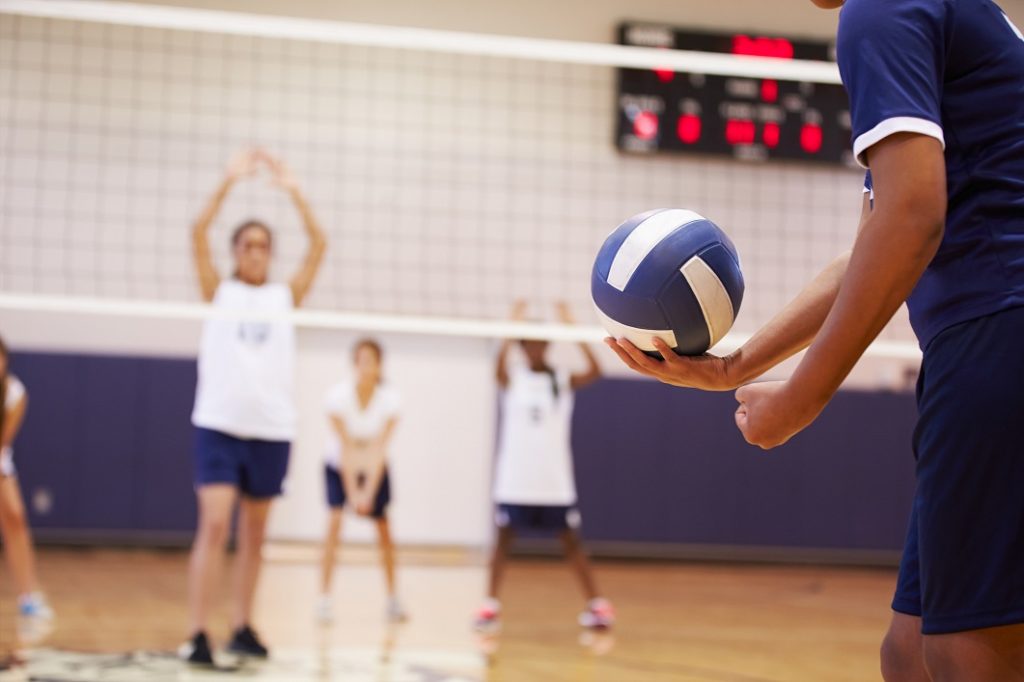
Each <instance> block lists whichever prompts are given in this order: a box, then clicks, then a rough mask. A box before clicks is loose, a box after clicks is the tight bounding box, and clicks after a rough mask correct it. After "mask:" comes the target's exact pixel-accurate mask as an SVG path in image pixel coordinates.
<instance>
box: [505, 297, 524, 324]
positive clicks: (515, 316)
mask: <svg viewBox="0 0 1024 682" xmlns="http://www.w3.org/2000/svg"><path fill="white" fill-rule="evenodd" d="M527 308H528V304H527V302H526V299H525V298H520V299H517V300H516V302H515V303H513V304H512V313H511V314H510V315H509V319H510V320H512V321H513V322H525V321H526V310H527Z"/></svg>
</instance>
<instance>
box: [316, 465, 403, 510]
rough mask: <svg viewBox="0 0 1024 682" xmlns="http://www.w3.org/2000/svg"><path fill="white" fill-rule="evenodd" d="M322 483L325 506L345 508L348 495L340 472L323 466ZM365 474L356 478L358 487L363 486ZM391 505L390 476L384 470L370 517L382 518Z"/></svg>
mask: <svg viewBox="0 0 1024 682" xmlns="http://www.w3.org/2000/svg"><path fill="white" fill-rule="evenodd" d="M324 481H325V482H326V484H327V504H328V506H330V507H333V508H341V507H344V506H345V501H346V500H347V499H348V494H347V493H346V492H345V479H344V478H342V476H341V472H339V471H338V470H337V469H335V468H334V467H332V466H328V465H326V464H325V465H324ZM365 481H366V474H360V475H359V476H358V477H357V478H356V484H357V485H359V486H360V487H361V486H363V485H365ZM389 504H391V476H389V475H388V470H387V469H385V470H384V473H383V475H381V477H380V484H379V485H378V486H377V496H376V497H374V498H373V511H372V512H371V513H370V516H371V517H372V518H375V519H382V518H384V514H385V512H386V511H387V508H388V505H389Z"/></svg>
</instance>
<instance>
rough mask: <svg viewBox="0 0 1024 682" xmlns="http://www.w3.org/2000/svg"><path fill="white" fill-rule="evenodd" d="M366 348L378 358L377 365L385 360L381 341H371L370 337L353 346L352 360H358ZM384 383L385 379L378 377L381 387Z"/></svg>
mask: <svg viewBox="0 0 1024 682" xmlns="http://www.w3.org/2000/svg"><path fill="white" fill-rule="evenodd" d="M364 348H369V349H370V351H372V352H373V354H374V355H375V356H377V364H380V363H381V362H382V361H383V360H384V349H383V348H382V347H381V345H380V341H378V340H377V339H371V338H369V337H366V338H362V339H359V340H358V341H356V345H354V346H352V360H353V361H354V360H355V359H356V356H358V355H359V351H361V350H362V349H364ZM383 382H384V377H381V376H378V377H377V384H378V385H380V384H382V383H383Z"/></svg>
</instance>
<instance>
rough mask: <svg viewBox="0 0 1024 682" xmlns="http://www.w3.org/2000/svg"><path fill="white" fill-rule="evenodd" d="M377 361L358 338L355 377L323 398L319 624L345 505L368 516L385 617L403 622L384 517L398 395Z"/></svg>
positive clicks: (369, 342) (372, 344)
mask: <svg viewBox="0 0 1024 682" xmlns="http://www.w3.org/2000/svg"><path fill="white" fill-rule="evenodd" d="M383 360H384V350H383V349H382V348H381V345H380V344H379V343H377V342H376V341H374V340H373V339H362V340H361V341H358V342H357V343H356V345H355V349H354V350H353V353H352V361H353V364H354V365H355V371H356V376H355V379H354V380H350V381H343V382H341V383H339V384H337V385H335V386H332V387H331V389H330V390H329V391H328V392H327V398H326V400H325V407H326V411H327V418H328V419H329V420H330V427H331V429H330V436H329V438H328V443H327V458H326V459H327V461H326V463H325V464H324V481H325V484H326V486H327V505H328V507H329V508H330V518H329V520H328V523H327V536H326V538H325V539H324V551H323V559H322V561H321V594H320V601H319V602H318V604H317V617H318V618H319V620H320V621H321V622H323V623H329V622H331V621H332V620H333V617H334V614H333V611H332V606H331V598H330V594H331V581H332V579H333V577H334V563H335V559H336V556H337V548H338V538H339V536H340V535H341V519H342V512H343V511H344V509H345V506H346V505H348V506H349V507H350V508H351V509H353V510H355V512H356V513H357V514H359V515H360V516H364V517H367V518H369V519H373V522H374V525H375V526H376V527H377V537H378V538H379V540H380V554H381V563H382V565H383V567H384V579H385V581H386V586H387V591H388V608H387V617H388V620H389V621H390V622H392V623H400V622H402V621H404V620H406V613H405V609H403V608H402V604H401V602H400V601H399V599H398V594H397V590H396V588H395V546H394V543H393V542H392V541H391V526H390V524H389V523H388V517H387V508H388V505H389V504H390V503H391V477H390V475H389V471H388V463H387V457H388V447H389V444H390V443H391V437H392V435H393V434H394V432H395V427H396V426H397V425H398V414H399V411H400V409H401V397H400V395H399V393H398V390H397V389H395V388H394V387H393V386H391V385H390V384H388V383H386V382H385V381H384V378H383V375H382V372H381V369H382V362H383ZM343 459H344V462H343V461H342V460H343Z"/></svg>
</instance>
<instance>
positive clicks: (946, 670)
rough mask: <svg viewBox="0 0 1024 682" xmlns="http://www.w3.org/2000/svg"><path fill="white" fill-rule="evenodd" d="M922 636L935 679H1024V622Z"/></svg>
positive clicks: (926, 655) (924, 654) (929, 667)
mask: <svg viewBox="0 0 1024 682" xmlns="http://www.w3.org/2000/svg"><path fill="white" fill-rule="evenodd" d="M922 639H923V646H922V650H923V656H924V661H925V664H926V665H927V668H928V671H929V672H930V673H931V675H932V678H933V679H935V680H940V681H944V680H958V679H972V680H986V681H987V680H992V681H993V682H995V681H997V680H998V682H1013V681H1017V680H1024V624H1021V625H1008V626H1002V627H993V628H984V629H980V630H968V631H965V632H954V633H948V634H943V635H926V636H924V637H923V638H922Z"/></svg>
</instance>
